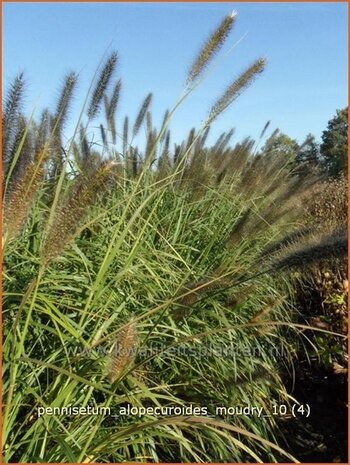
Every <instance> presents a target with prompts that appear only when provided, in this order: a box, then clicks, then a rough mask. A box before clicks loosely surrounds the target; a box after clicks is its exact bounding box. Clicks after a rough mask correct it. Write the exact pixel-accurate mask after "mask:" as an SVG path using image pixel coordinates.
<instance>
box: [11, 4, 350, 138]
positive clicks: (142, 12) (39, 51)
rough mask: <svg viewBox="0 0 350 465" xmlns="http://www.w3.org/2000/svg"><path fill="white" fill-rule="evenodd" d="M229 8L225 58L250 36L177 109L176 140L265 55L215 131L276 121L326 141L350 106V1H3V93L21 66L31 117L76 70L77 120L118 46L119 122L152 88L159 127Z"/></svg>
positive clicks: (255, 130) (256, 129)
mask: <svg viewBox="0 0 350 465" xmlns="http://www.w3.org/2000/svg"><path fill="white" fill-rule="evenodd" d="M232 9H235V10H236V11H237V12H238V17H237V21H236V25H235V28H234V30H233V32H232V35H231V36H230V38H229V40H228V42H227V44H226V46H225V48H224V50H223V52H224V51H225V50H228V49H229V48H230V47H231V46H232V45H233V44H234V43H235V42H236V41H237V40H239V39H241V38H242V37H243V40H242V41H241V42H240V43H239V45H238V46H237V47H236V48H235V50H234V51H233V52H232V53H231V54H230V55H229V56H227V57H226V58H225V59H224V60H223V61H221V62H220V64H219V66H218V67H217V68H216V69H215V71H214V72H213V73H212V74H210V76H209V77H208V79H207V80H206V81H205V82H203V84H202V85H201V87H200V88H198V89H197V91H196V93H195V94H193V95H192V96H191V97H190V99H189V100H188V101H187V103H186V104H185V105H184V106H183V107H182V108H181V109H180V111H179V112H178V114H177V115H176V117H175V118H174V121H173V124H172V126H171V127H172V129H173V140H174V139H175V138H182V137H183V136H184V135H185V134H187V132H188V131H189V130H190V128H191V127H193V126H195V127H197V128H198V127H199V126H200V122H201V120H203V119H204V118H205V116H206V113H207V111H208V109H209V107H210V106H211V104H212V103H213V102H214V101H215V99H216V97H218V96H219V94H220V93H222V92H223V91H224V89H225V87H226V85H227V84H228V83H229V82H230V81H231V80H232V79H233V78H234V77H235V76H236V75H237V73H239V72H240V71H242V70H243V69H244V68H245V67H246V66H247V65H249V64H250V63H251V62H252V61H253V60H255V59H256V58H258V57H260V56H264V57H267V58H268V62H269V63H268V66H267V69H266V71H265V72H264V74H263V75H262V76H261V77H259V79H258V80H257V81H256V83H255V84H254V85H253V86H252V87H251V88H250V89H248V90H247V91H246V92H245V93H244V94H243V95H242V96H241V97H240V98H239V99H238V100H237V101H236V103H235V104H234V105H233V106H232V107H230V108H229V110H228V111H227V112H226V113H225V114H223V115H222V116H221V117H220V119H219V120H217V122H216V123H215V127H214V128H213V134H215V135H219V134H220V133H221V132H222V131H224V130H228V129H230V128H231V127H233V126H234V127H235V128H236V135H235V140H240V139H241V138H243V137H245V136H252V137H254V138H257V137H258V135H259V133H260V131H261V129H262V128H263V126H264V124H265V123H266V121H267V120H271V128H272V129H274V128H276V127H278V128H280V130H281V131H283V132H285V133H287V134H288V135H290V136H291V137H293V138H297V139H298V140H299V141H302V140H303V139H304V137H305V136H306V134H307V133H309V132H311V133H313V134H314V135H315V136H316V138H317V139H318V140H319V139H320V137H321V134H322V131H323V130H324V129H325V127H326V125H327V121H328V120H329V119H330V118H331V117H332V116H333V115H334V113H335V111H336V109H337V108H343V107H345V106H346V105H347V4H346V3H292V2H289V3H263V2H262V3H239V2H237V3H236V2H227V3H172V4H171V3H143V4H142V3H125V4H123V3H85V4H84V3H71V4H69V3H35V2H33V3H12V4H11V3H7V4H6V3H5V4H3V13H4V14H3V85H4V88H5V90H6V86H7V84H8V82H9V81H10V80H11V79H12V78H13V77H14V75H15V74H16V73H17V72H19V71H21V70H23V71H24V72H25V75H26V79H27V82H28V85H27V98H26V108H27V111H28V112H29V111H30V110H31V108H32V107H33V105H34V102H35V101H39V104H38V107H39V108H41V107H43V106H46V105H52V104H54V102H55V98H56V97H57V94H58V90H59V88H60V83H61V81H62V77H63V75H64V74H65V73H66V72H67V71H70V70H75V71H77V72H79V73H80V77H79V79H80V80H79V89H78V93H77V97H76V100H75V105H74V107H73V109H72V112H71V117H72V119H73V120H74V118H75V117H76V115H77V112H78V109H79V106H80V105H81V102H82V99H83V98H84V95H85V92H86V89H87V87H88V85H89V82H90V79H91V77H92V75H93V73H94V70H95V68H96V66H97V64H98V62H99V61H100V59H101V57H102V55H103V53H104V52H105V51H106V49H107V48H108V47H109V46H111V47H112V48H115V49H116V50H117V51H118V54H119V57H120V59H119V63H118V70H117V77H121V78H122V82H123V91H122V97H121V102H120V107H119V122H120V121H121V118H122V117H124V115H125V114H128V115H129V116H131V117H134V116H135V114H136V112H137V110H138V107H139V105H140V103H141V102H142V100H143V98H144V97H145V95H146V94H147V93H148V92H150V91H152V92H154V102H153V113H154V119H155V122H159V123H160V121H161V119H162V115H163V114H164V111H165V110H166V109H167V108H168V107H171V106H172V104H173V103H174V102H175V100H176V98H177V97H178V95H179V93H180V91H181V88H182V85H183V83H184V81H185V79H186V72H187V69H188V67H189V66H190V64H191V62H192V60H193V58H194V57H195V55H196V52H197V51H198V50H199V48H200V46H201V45H202V43H203V41H204V40H205V38H206V37H207V35H208V33H209V32H211V31H212V30H213V29H214V28H215V27H216V26H217V24H218V23H219V22H220V20H221V19H222V17H223V16H224V15H225V14H227V13H229V12H230V11H231V10H232ZM38 99H39V100H38ZM119 127H120V126H119ZM68 129H69V126H68ZM212 138H213V136H212Z"/></svg>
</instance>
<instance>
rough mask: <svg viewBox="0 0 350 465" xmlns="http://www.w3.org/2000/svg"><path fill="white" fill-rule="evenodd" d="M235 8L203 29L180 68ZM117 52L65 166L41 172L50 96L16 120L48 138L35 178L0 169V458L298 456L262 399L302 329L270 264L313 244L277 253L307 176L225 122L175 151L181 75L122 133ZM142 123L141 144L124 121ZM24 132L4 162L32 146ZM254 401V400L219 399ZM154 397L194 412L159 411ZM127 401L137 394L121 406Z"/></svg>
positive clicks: (283, 395)
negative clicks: (94, 411)
mask: <svg viewBox="0 0 350 465" xmlns="http://www.w3.org/2000/svg"><path fill="white" fill-rule="evenodd" d="M233 19H234V17H233V16H232V15H231V16H229V17H228V18H226V19H225V20H224V22H223V23H222V25H220V26H219V29H218V30H217V31H216V32H215V33H214V35H213V36H212V38H211V39H210V40H209V41H208V43H207V44H206V45H205V47H204V49H203V50H204V51H202V52H201V54H200V55H199V57H198V60H197V61H198V63H197V61H195V62H194V65H193V66H192V71H191V72H190V79H191V80H194V79H197V77H198V76H199V75H200V74H201V73H202V71H203V70H204V68H205V67H206V65H207V63H209V60H210V59H211V58H212V55H213V54H214V52H215V51H216V49H217V48H219V46H220V45H221V42H222V41H223V40H224V38H225V37H226V35H227V33H228V30H229V29H230V27H231V25H232V24H233ZM116 61H117V55H116V53H113V54H111V56H110V57H109V58H108V59H107V60H106V62H105V64H104V65H102V68H101V70H100V72H99V73H97V75H96V78H95V81H94V82H93V84H92V85H91V89H90V91H89V93H88V95H87V98H86V103H88V106H87V107H88V108H87V114H86V118H87V120H86V121H85V120H84V116H83V115H84V111H85V106H84V107H83V109H82V112H81V116H80V118H79V120H78V121H77V124H76V129H75V131H74V134H73V137H72V138H71V141H70V144H69V146H68V147H67V149H66V150H64V152H63V153H64V157H63V158H62V160H61V161H62V163H61V165H60V169H59V170H55V169H54V170H52V166H55V160H56V159H57V155H58V154H59V153H61V147H60V148H58V146H57V138H55V134H57V133H56V132H55V131H56V129H55V128H58V127H59V124H58V119H57V117H56V118H55V117H52V115H51V114H50V112H49V111H48V110H45V112H43V114H42V116H41V118H40V121H38V122H35V121H34V120H30V121H29V122H28V124H27V128H26V134H30V135H31V137H33V140H34V142H35V143H33V147H35V146H36V145H37V144H38V140H40V142H41V143H44V144H46V145H45V146H47V147H48V148H49V149H48V152H47V153H48V158H45V157H43V156H42V157H40V162H39V161H38V160H37V159H36V158H33V160H34V161H33V163H34V165H35V166H36V172H37V173H40V176H39V175H38V176H37V177H33V176H31V175H30V173H31V170H32V164H28V165H27V168H26V171H25V175H24V177H23V178H19V179H16V178H13V179H6V183H7V185H9V186H11V191H10V192H14V193H16V192H17V194H16V195H17V197H16V195H15V196H14V197H11V195H12V194H11V195H10V193H9V194H8V197H6V196H5V199H4V211H5V212H7V213H5V218H7V220H6V224H7V225H11V217H12V215H11V209H12V210H13V208H14V207H13V202H14V201H15V200H11V199H17V202H19V201H20V200H18V199H21V201H22V202H23V212H25V214H24V213H23V215H22V218H21V221H20V226H21V227H19V223H18V224H16V227H12V226H11V227H10V226H7V229H8V231H10V232H8V233H6V230H5V237H4V242H5V244H6V249H5V253H4V302H3V304H4V338H3V339H4V344H3V354H4V374H3V377H4V378H3V379H4V382H3V398H4V422H3V433H4V434H3V440H4V444H3V450H4V459H5V461H6V462H15V461H18V462H43V461H45V462H65V461H69V462H72V463H74V462H78V463H79V462H84V463H89V462H122V461H125V460H129V461H130V460H131V461H150V462H167V461H169V462H174V461H182V462H193V461H195V462H211V461H216V462H241V461H250V460H256V461H275V460H280V459H283V460H286V459H287V460H295V459H294V457H293V456H292V455H291V454H290V453H289V451H285V450H283V449H282V448H281V447H280V446H279V445H278V440H277V435H278V428H277V423H276V418H275V417H274V416H273V415H272V414H271V409H272V404H273V403H279V402H283V403H286V404H288V402H289V396H288V394H287V392H286V390H285V388H284V385H283V383H282V381H281V378H280V375H279V370H278V366H279V365H280V364H281V363H285V364H286V365H288V364H289V363H290V361H291V359H292V357H293V353H294V345H293V341H294V339H295V338H296V337H297V334H298V333H299V332H300V331H301V328H299V329H298V327H297V326H296V325H295V324H294V323H293V321H292V315H291V313H292V312H291V310H292V308H291V306H290V305H289V304H288V302H287V301H286V295H287V294H288V292H289V290H290V283H289V280H288V279H287V275H286V274H279V273H277V271H280V270H282V269H283V270H288V269H289V268H291V267H294V266H295V265H298V264H300V263H301V261H302V265H303V264H304V259H305V256H306V254H307V253H309V254H310V253H311V252H310V250H309V252H307V251H305V250H304V249H301V251H299V252H298V253H297V254H295V252H293V253H294V255H288V254H289V253H292V252H290V249H289V244H290V241H288V240H286V238H285V235H286V234H287V233H292V232H293V231H295V230H297V229H298V228H300V227H301V225H300V224H299V223H300V222H299V218H300V217H301V212H302V211H303V209H304V206H305V202H306V200H307V199H310V198H312V197H311V188H312V186H313V185H314V183H315V179H314V178H310V177H309V176H304V175H301V174H300V173H298V172H296V171H294V170H293V168H292V167H291V166H290V164H289V163H288V161H286V160H285V159H284V158H283V157H282V156H280V155H276V154H274V153H271V151H270V152H268V153H265V152H259V154H258V155H257V154H256V153H255V150H254V147H255V142H254V141H253V140H251V139H246V140H245V141H243V142H240V143H236V144H235V145H229V143H230V139H231V137H232V135H233V130H230V131H229V132H228V133H225V134H224V135H222V137H221V138H220V140H219V141H217V143H215V144H214V145H213V146H208V144H206V138H207V135H208V131H209V126H208V124H205V125H204V127H203V128H201V129H199V130H196V129H191V130H190V131H189V134H188V136H187V137H186V138H185V140H184V141H183V142H180V143H179V144H176V145H175V147H174V149H172V147H171V144H170V138H171V135H170V134H171V133H170V128H169V123H170V120H171V117H172V115H173V113H174V112H175V110H176V108H177V107H178V106H179V104H180V103H181V102H182V101H183V100H184V98H185V97H186V96H187V95H188V93H189V92H190V91H189V90H188V87H187V88H186V89H187V90H186V91H185V94H182V96H181V97H180V99H179V101H178V102H176V103H175V105H174V108H173V109H170V110H169V111H167V112H166V113H165V117H164V121H163V123H162V126H161V127H160V128H159V129H157V128H155V127H153V123H152V115H151V100H152V94H148V96H147V97H146V99H145V100H144V102H143V104H142V107H141V109H140V111H139V113H138V117H137V118H136V121H135V124H134V125H133V126H132V137H131V140H130V130H129V119H128V117H125V118H124V124H123V130H122V134H119V133H118V132H117V130H116V128H118V127H119V126H117V125H116V110H117V103H118V99H119V93H120V91H121V81H120V80H117V81H116V84H115V85H114V86H112V93H111V95H109V94H108V86H109V84H110V83H111V80H112V79H113V76H114V71H115V65H116ZM199 63H200V64H199ZM264 65H265V62H264V61H263V60H259V61H257V62H256V63H255V64H254V65H253V67H250V68H249V69H248V71H247V72H245V73H243V75H241V78H238V80H235V81H234V83H233V84H232V85H231V86H230V87H229V88H228V91H227V92H226V93H225V94H224V95H223V97H222V98H221V99H219V100H218V104H217V105H216V106H214V110H212V111H211V112H210V114H211V115H212V117H210V123H212V122H213V121H214V119H215V118H214V117H216V116H217V115H218V114H219V113H221V112H222V111H223V110H224V109H225V108H226V107H227V105H228V104H230V103H231V102H232V101H233V100H234V99H235V98H236V96H237V95H238V94H239V93H240V92H241V91H242V90H243V89H245V88H246V87H247V85H248V84H250V83H251V82H252V80H253V78H255V76H257V74H259V73H260V72H261V71H262V69H263V67H264ZM67 82H68V81H67ZM69 82H70V84H72V82H71V81H69ZM74 85H75V81H74ZM72 88H73V86H72ZM186 92H187V94H186ZM70 99H71V93H70V92H69V96H68V98H67V99H65V98H64V99H63V100H62V102H61V101H60V103H59V105H58V107H57V108H60V110H59V114H60V115H65V111H66V110H65V109H66V106H67V105H68V101H70ZM102 102H104V104H105V116H106V122H101V125H100V126H98V128H99V129H101V126H102V128H103V129H104V128H108V131H105V130H102V131H101V138H102V144H101V147H102V149H101V150H100V151H98V150H95V149H92V147H91V144H89V141H88V136H87V134H88V131H87V130H88V128H89V127H90V123H91V120H92V119H95V118H97V117H98V115H99V109H100V105H101V104H102ZM61 103H62V104H61ZM16 111H17V110H16ZM57 111H58V110H57ZM57 111H56V115H57ZM143 125H146V126H147V129H148V130H147V140H146V142H145V145H144V147H143V148H142V147H141V148H140V147H137V146H136V145H135V144H134V143H133V137H134V136H136V135H137V134H138V132H139V130H140V128H141V127H142V126H143ZM38 128H39V130H38ZM45 128H46V129H45ZM48 128H49V130H47V129H48ZM266 129H267V128H266ZM116 136H118V137H116ZM23 137H24V136H23ZM120 138H121V139H122V140H121V141H119V142H120V143H119V144H116V141H118V139H120ZM119 145H120V147H119ZM18 147H22V148H23V147H24V144H20V145H19V146H18ZM22 148H17V151H16V157H14V159H13V160H15V162H14V167H15V166H16V163H18V162H20V160H21V159H22V157H23V156H28V155H27V154H26V155H25V154H24V152H22ZM33 150H34V149H33ZM29 155H30V157H32V156H33V154H29ZM34 165H33V166H34ZM15 172H16V171H15V170H14V169H13V170H12V176H13V173H15ZM28 177H30V178H31V179H34V180H35V182H33V181H32V182H29V180H28V179H27V178H28ZM24 184H25V186H26V189H27V191H28V192H29V193H30V195H29V196H28V197H23V196H22V194H21V193H22V191H23V185H24ZM13 195H14V194H13ZM27 199H28V200H27ZM11 202H12V203H11ZM14 231H16V234H14ZM283 238H284V239H283ZM283 240H284V242H283ZM314 240H315V245H314V246H313V247H319V248H320V247H323V246H324V244H327V247H328V248H327V251H328V252H327V253H329V254H332V253H333V254H335V253H336V249H335V248H334V247H333V245H335V242H336V241H335V239H334V241H335V242H334V241H333V242H334V244H333V242H332V241H331V239H330V238H322V241H323V242H322V241H321V242H320V243H319V244H318V243H317V241H318V239H316V238H315V239H314ZM276 244H280V245H276ZM281 244H283V246H285V244H287V248H286V247H282V246H281ZM317 244H318V245H317ZM337 244H338V243H337ZM338 245H339V244H338ZM301 246H302V244H301ZM341 246H342V244H341ZM314 250H315V249H312V251H314ZM317 250H319V249H317ZM322 250H323V249H322ZM275 252H277V255H276V253H275ZM322 253H323V252H322ZM278 254H281V255H278ZM301 259H302V260H301ZM249 405H251V406H255V407H259V408H262V409H263V410H264V415H263V416H239V415H238V416H230V415H228V414H225V413H222V410H218V407H227V408H228V407H230V406H249ZM50 406H51V407H56V408H63V407H68V406H84V407H86V406H90V407H95V408H97V407H105V408H110V409H111V415H96V416H94V415H92V416H91V415H90V416H75V415H53V416H52V415H47V414H46V415H39V414H38V412H39V411H40V409H41V408H43V407H44V408H45V407H50ZM156 407H157V408H166V407H172V409H173V410H171V411H172V412H176V410H175V407H178V408H179V407H181V408H182V409H184V408H187V409H188V411H190V410H191V409H193V408H194V407H198V408H199V409H200V412H202V413H201V415H195V414H187V413H186V412H187V410H185V414H182V413H175V414H174V413H173V414H171V415H156V414H155V413H154V409H155V408H156ZM125 408H136V412H137V411H139V410H137V409H141V408H142V409H144V408H146V410H145V413H144V414H143V415H142V416H140V415H138V414H137V413H136V414H135V415H129V416H128V415H123V414H121V412H122V409H125ZM147 408H148V410H147ZM180 410H181V409H180ZM191 411H192V410H191ZM181 412H182V410H181ZM112 415H115V416H112Z"/></svg>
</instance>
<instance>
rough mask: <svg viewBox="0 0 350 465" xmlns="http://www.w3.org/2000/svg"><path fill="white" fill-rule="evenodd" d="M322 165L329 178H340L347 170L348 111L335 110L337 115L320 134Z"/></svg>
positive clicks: (345, 109)
mask: <svg viewBox="0 0 350 465" xmlns="http://www.w3.org/2000/svg"><path fill="white" fill-rule="evenodd" d="M320 150H321V155H322V158H323V160H322V164H323V166H324V169H325V170H326V172H327V173H328V174H329V175H331V176H336V177H337V176H340V175H342V174H344V173H345V172H346V170H347V153H348V109H347V108H344V109H343V110H337V114H336V115H335V116H334V117H333V118H332V119H331V120H329V121H328V126H327V129H326V130H325V131H323V134H322V144H321V147H320Z"/></svg>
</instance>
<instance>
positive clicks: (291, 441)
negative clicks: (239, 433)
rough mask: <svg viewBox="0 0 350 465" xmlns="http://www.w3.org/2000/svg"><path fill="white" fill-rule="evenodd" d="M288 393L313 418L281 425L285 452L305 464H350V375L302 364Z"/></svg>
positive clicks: (298, 366) (302, 418) (286, 422)
mask: <svg viewBox="0 0 350 465" xmlns="http://www.w3.org/2000/svg"><path fill="white" fill-rule="evenodd" d="M284 382H285V385H286V387H287V389H288V392H289V393H290V394H291V395H292V396H293V397H294V398H295V399H296V400H298V401H299V402H300V403H302V404H304V405H305V404H308V405H309V406H310V416H309V417H308V418H306V417H298V418H290V419H289V420H285V421H281V432H282V435H283V436H284V438H283V439H284V441H285V444H286V446H285V448H286V449H287V450H288V451H289V452H290V453H291V454H292V455H293V456H294V457H296V458H297V459H298V460H299V461H300V462H302V463H306V462H308V463H348V456H347V452H348V430H347V428H348V424H347V418H348V410H347V375H344V374H335V373H334V372H330V371H328V370H326V369H325V368H324V367H322V366H310V364H309V363H308V362H300V363H299V364H297V365H296V366H295V378H294V383H293V381H292V379H291V377H290V376H289V377H288V376H287V375H286V376H285V379H284Z"/></svg>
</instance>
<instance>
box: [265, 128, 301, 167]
mask: <svg viewBox="0 0 350 465" xmlns="http://www.w3.org/2000/svg"><path fill="white" fill-rule="evenodd" d="M262 152H263V153H273V154H275V155H280V154H282V155H284V156H285V157H286V159H287V160H289V161H293V160H295V157H296V156H297V152H298V143H297V141H296V140H295V139H291V138H290V137H289V136H287V135H286V134H283V133H279V134H278V135H276V136H274V137H271V138H269V139H268V140H267V141H266V143H265V145H264V147H263V148H262Z"/></svg>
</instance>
